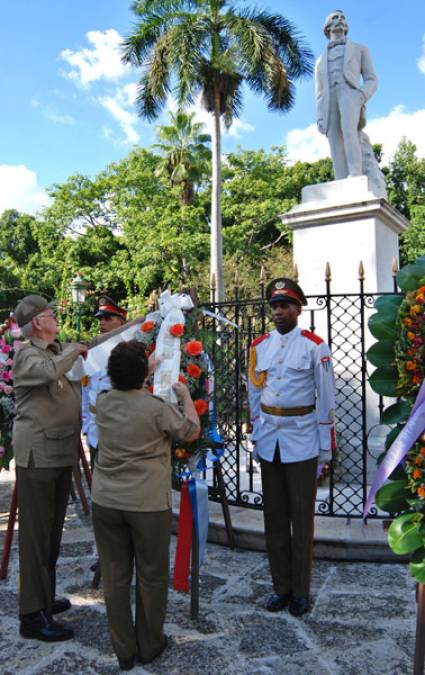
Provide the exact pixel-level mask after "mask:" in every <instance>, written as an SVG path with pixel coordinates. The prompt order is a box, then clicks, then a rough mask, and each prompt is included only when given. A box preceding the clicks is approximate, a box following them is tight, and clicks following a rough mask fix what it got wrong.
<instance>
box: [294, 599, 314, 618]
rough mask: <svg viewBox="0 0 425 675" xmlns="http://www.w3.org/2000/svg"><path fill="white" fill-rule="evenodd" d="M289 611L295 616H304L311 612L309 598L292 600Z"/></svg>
mask: <svg viewBox="0 0 425 675" xmlns="http://www.w3.org/2000/svg"><path fill="white" fill-rule="evenodd" d="M289 611H290V613H291V614H292V615H293V616H302V615H303V614H306V613H307V612H309V611H310V600H309V598H308V597H307V598H292V600H291V602H290V605H289Z"/></svg>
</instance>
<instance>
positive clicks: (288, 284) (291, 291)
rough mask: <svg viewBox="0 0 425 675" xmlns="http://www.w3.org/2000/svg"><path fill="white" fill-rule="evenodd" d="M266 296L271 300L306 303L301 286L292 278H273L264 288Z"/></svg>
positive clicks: (298, 303)
mask: <svg viewBox="0 0 425 675" xmlns="http://www.w3.org/2000/svg"><path fill="white" fill-rule="evenodd" d="M266 298H267V300H268V301H269V303H270V304H271V303H272V302H278V301H279V302H294V303H296V304H297V305H300V306H302V305H306V304H307V300H306V297H305V295H304V293H303V292H302V290H301V288H300V287H299V286H298V284H297V283H295V281H293V280H292V279H287V278H286V277H279V278H278V279H273V281H271V282H270V283H269V285H268V286H267V288H266Z"/></svg>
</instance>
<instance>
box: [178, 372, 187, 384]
mask: <svg viewBox="0 0 425 675" xmlns="http://www.w3.org/2000/svg"><path fill="white" fill-rule="evenodd" d="M179 382H181V383H182V384H186V378H185V376H184V375H182V374H181V373H180V375H179Z"/></svg>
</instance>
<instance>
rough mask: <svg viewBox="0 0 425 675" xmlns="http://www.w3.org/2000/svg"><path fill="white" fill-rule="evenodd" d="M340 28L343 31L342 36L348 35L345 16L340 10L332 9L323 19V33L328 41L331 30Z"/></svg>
mask: <svg viewBox="0 0 425 675" xmlns="http://www.w3.org/2000/svg"><path fill="white" fill-rule="evenodd" d="M339 27H341V28H342V30H343V31H344V35H347V33H348V23H347V20H346V18H345V14H344V12H343V11H342V9H334V11H333V12H331V13H330V14H329V15H328V16H327V17H326V19H325V24H324V26H323V32H324V34H325V35H326V37H327V38H328V39H329V37H330V34H331V29H332V28H339Z"/></svg>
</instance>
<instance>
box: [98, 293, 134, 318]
mask: <svg viewBox="0 0 425 675" xmlns="http://www.w3.org/2000/svg"><path fill="white" fill-rule="evenodd" d="M102 316H119V317H120V318H121V319H124V321H126V319H127V310H126V309H123V308H122V307H120V306H119V305H118V304H117V303H116V302H115V301H114V300H112V298H109V297H108V296H107V295H101V296H100V298H99V305H98V308H97V310H96V314H95V317H96V318H97V319H100V317H102Z"/></svg>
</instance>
